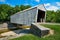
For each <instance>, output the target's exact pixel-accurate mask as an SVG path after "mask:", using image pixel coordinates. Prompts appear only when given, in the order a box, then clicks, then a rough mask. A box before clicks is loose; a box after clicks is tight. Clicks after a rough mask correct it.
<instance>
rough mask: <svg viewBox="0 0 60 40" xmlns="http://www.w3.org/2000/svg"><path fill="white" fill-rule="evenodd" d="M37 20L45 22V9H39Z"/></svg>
mask: <svg viewBox="0 0 60 40" xmlns="http://www.w3.org/2000/svg"><path fill="white" fill-rule="evenodd" d="M37 22H45V11H42V10H38V15H37Z"/></svg>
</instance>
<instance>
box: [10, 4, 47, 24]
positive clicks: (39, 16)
mask: <svg viewBox="0 0 60 40" xmlns="http://www.w3.org/2000/svg"><path fill="white" fill-rule="evenodd" d="M45 11H46V9H45V7H44V5H38V6H35V7H32V8H28V9H26V10H23V11H20V12H17V13H16V14H14V15H12V16H11V17H10V21H11V23H15V24H23V25H31V24H32V23H37V22H45V19H46V14H45Z"/></svg>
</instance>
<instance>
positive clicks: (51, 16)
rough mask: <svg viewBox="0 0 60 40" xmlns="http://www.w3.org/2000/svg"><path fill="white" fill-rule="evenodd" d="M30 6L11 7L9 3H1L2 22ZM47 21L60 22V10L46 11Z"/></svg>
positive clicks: (0, 15)
mask: <svg viewBox="0 0 60 40" xmlns="http://www.w3.org/2000/svg"><path fill="white" fill-rule="evenodd" d="M30 7H31V6H30V5H20V6H19V5H16V6H15V7H11V6H10V5H7V4H0V22H6V21H10V16H11V15H13V14H15V13H17V12H19V11H22V10H24V9H27V8H30ZM46 21H47V22H58V23H60V10H57V11H56V12H54V11H46Z"/></svg>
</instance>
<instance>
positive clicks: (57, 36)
mask: <svg viewBox="0 0 60 40" xmlns="http://www.w3.org/2000/svg"><path fill="white" fill-rule="evenodd" d="M43 26H45V27H48V28H51V29H53V30H54V34H53V35H50V36H48V37H45V38H40V37H38V36H35V35H32V34H28V35H25V36H21V37H18V38H14V39H11V40H60V25H48V24H43Z"/></svg>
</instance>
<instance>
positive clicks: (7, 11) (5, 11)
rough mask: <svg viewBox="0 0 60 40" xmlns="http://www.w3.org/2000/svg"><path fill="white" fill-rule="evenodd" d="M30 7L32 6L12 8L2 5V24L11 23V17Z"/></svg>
mask: <svg viewBox="0 0 60 40" xmlns="http://www.w3.org/2000/svg"><path fill="white" fill-rule="evenodd" d="M30 7H31V6H30V5H26V6H24V5H20V6H19V5H16V6H15V7H11V6H10V5H7V4H0V22H5V21H9V20H10V16H11V15H13V14H15V13H17V12H19V11H22V10H24V9H27V8H30Z"/></svg>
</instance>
